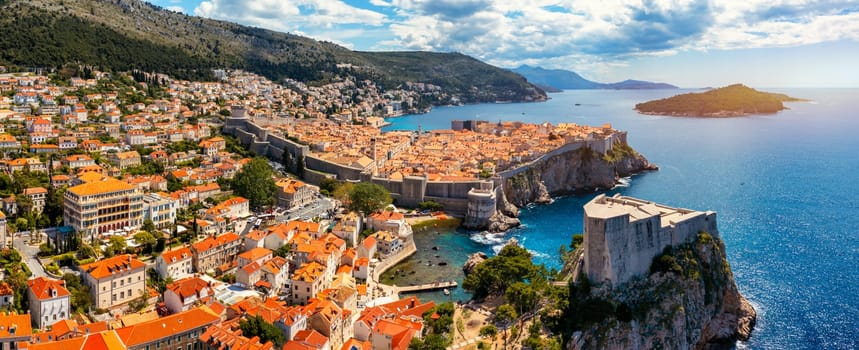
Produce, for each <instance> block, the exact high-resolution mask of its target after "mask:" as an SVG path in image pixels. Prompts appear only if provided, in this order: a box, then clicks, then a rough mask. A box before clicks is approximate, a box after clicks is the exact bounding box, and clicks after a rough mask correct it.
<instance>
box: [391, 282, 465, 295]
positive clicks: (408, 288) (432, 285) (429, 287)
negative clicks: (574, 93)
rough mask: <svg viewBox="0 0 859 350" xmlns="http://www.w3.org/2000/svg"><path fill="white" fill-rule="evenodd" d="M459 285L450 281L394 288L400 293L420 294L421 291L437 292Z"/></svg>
mask: <svg viewBox="0 0 859 350" xmlns="http://www.w3.org/2000/svg"><path fill="white" fill-rule="evenodd" d="M458 285H459V284H458V283H456V281H449V282H434V283H426V284H419V285H417V286H405V287H398V286H393V287H394V288H396V289H397V292H398V293H411V292H420V291H425V290H435V289H442V288H449V287H454V288H455V287H456V286H458Z"/></svg>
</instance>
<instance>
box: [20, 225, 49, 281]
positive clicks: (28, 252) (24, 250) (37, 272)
mask: <svg viewBox="0 0 859 350" xmlns="http://www.w3.org/2000/svg"><path fill="white" fill-rule="evenodd" d="M45 239H46V238H45V237H42V242H44V241H45ZM29 241H30V236H29V235H23V236H21V235H17V234H16V235H15V237H13V238H12V246H13V247H15V250H17V251H18V252H19V253H21V259H23V261H24V263H26V264H27V267H29V268H30V271H32V272H33V277H47V276H48V274H46V273H45V269H44V268H42V264H39V260H38V257H37V256H36V254H38V253H39V246H38V245H36V246H33V245H29V244H27V242H29Z"/></svg>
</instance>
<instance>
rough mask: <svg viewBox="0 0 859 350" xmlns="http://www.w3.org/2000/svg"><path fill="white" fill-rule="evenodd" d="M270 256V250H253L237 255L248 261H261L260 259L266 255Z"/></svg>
mask: <svg viewBox="0 0 859 350" xmlns="http://www.w3.org/2000/svg"><path fill="white" fill-rule="evenodd" d="M271 254H272V251H271V249H266V248H253V249H251V250H248V251H246V252H244V253H241V254H239V258H242V259H245V260H249V261H255V260H258V259H262V257H264V256H266V255H271Z"/></svg>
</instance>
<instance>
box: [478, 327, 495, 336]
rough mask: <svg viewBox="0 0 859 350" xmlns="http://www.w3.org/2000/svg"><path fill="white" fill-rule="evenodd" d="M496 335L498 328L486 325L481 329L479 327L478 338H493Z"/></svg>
mask: <svg viewBox="0 0 859 350" xmlns="http://www.w3.org/2000/svg"><path fill="white" fill-rule="evenodd" d="M496 334H498V328H496V327H495V325H494V324H488V325H485V326H483V327H480V336H482V337H490V338H491V337H495V335H496Z"/></svg>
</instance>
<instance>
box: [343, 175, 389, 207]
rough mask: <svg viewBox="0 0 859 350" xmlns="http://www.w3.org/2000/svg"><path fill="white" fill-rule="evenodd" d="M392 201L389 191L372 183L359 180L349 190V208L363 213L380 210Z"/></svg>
mask: <svg viewBox="0 0 859 350" xmlns="http://www.w3.org/2000/svg"><path fill="white" fill-rule="evenodd" d="M392 201H393V199H392V198H391V193H390V192H388V190H386V189H385V188H384V187H382V186H380V185H377V184H374V183H370V182H361V183H358V184H355V185H354V186H352V188H351V189H350V190H349V209H350V210H354V211H358V212H361V213H363V214H364V215H367V214H370V213H372V212H374V211H376V210H380V209H382V208H384V207H385V206H387V205H388V204H391V202H392Z"/></svg>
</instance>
